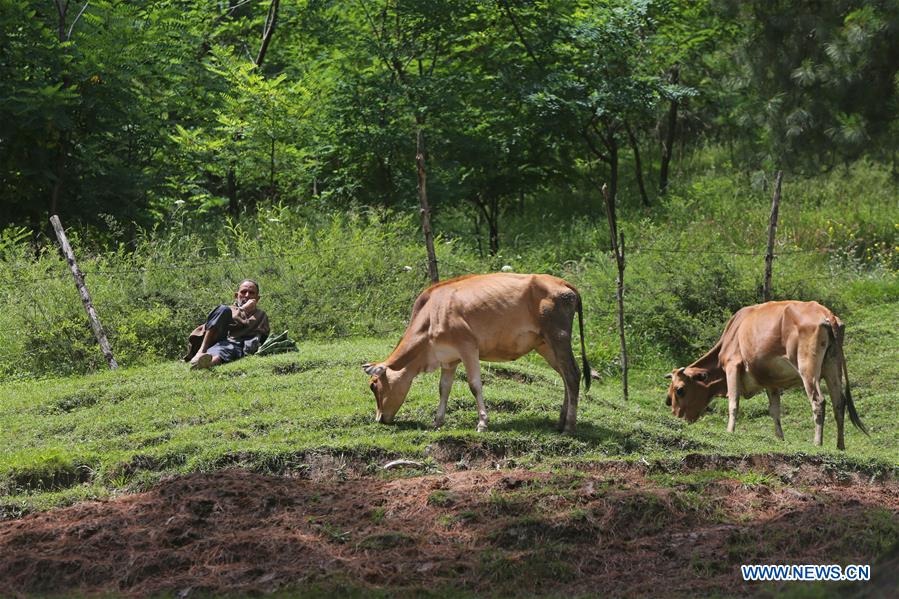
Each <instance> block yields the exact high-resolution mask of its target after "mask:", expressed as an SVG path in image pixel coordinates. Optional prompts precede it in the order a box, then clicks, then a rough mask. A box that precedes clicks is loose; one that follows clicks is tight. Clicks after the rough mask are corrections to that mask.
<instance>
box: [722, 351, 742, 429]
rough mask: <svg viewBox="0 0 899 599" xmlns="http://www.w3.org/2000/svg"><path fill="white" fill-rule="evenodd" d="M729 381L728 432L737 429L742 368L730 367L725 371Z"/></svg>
mask: <svg viewBox="0 0 899 599" xmlns="http://www.w3.org/2000/svg"><path fill="white" fill-rule="evenodd" d="M724 375H725V378H726V379H727V432H729V433H732V432H734V431H735V430H736V428H737V413H738V412H739V411H740V368H739V366H731V367H728V368H727V369H726V370H725V371H724Z"/></svg>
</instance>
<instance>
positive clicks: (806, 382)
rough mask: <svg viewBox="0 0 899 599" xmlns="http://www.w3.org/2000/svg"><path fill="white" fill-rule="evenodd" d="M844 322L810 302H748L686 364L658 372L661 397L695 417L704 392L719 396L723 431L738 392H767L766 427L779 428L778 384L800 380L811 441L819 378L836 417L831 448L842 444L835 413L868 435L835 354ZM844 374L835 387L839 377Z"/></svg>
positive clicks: (820, 414)
mask: <svg viewBox="0 0 899 599" xmlns="http://www.w3.org/2000/svg"><path fill="white" fill-rule="evenodd" d="M843 331H844V325H843V323H842V322H840V319H839V318H837V317H836V315H835V314H834V313H833V312H831V311H830V310H828V309H827V308H825V307H824V306H822V305H821V304H819V303H817V302H797V301H783V302H768V303H765V304H758V305H756V306H748V307H746V308H742V309H741V310H739V311H737V313H736V314H734V315H733V317H731V319H730V321H729V322H728V323H727V326H726V327H724V333H723V334H722V335H721V339H719V340H718V343H716V344H715V347H713V348H712V349H711V350H709V352H708V353H707V354H706V355H704V356H703V357H701V358H699V359H698V360H696V361H695V362H693V363H692V364H690V365H689V366H686V367H684V368H676V369H674V370H673V371H671V373H670V374H667V375H665V376H666V377H667V378H670V379H671V384H670V385H669V387H668V398H667V400H666V402H665V403H666V404H668V405H670V406H671V411H672V412H673V413H674V414H675V415H676V416H678V417H680V418H684V419H685V420H687V421H688V422H695V421H696V420H697V419H699V417H700V416H701V415H702V414H703V413H705V411H706V408H707V407H708V405H709V401H711V399H712V397H716V396H718V397H724V396H726V397H727V403H728V419H727V431H728V432H731V433H732V432H734V427H735V425H736V419H737V410H738V407H739V402H740V396H743V397H752V396H753V395H755V394H756V393H758V392H759V391H761V390H762V389H764V390H765V391H766V392H767V394H768V413H769V414H771V418H773V419H774V432H775V434H776V435H777V437H778V438H779V439H783V430H782V429H781V427H780V396H781V392H782V391H783V390H784V389H789V388H791V387H798V386H800V385H802V386H803V387H804V388H805V392H806V394H807V395H808V398H809V401H811V403H812V412H813V413H814V419H815V445H821V443H822V440H823V435H824V396H823V395H822V393H821V385H820V381H821V377H822V375H823V377H824V380H825V381H826V382H827V390H828V392H829V393H830V398H831V401H832V403H833V414H834V419H835V420H836V421H837V448H838V449H844V444H843V414H844V408H845V407H847V406H848V408H849V418H850V419H851V420H852V423H853V424H854V425H855V426H857V427H858V428H859V429H860V430H861V431H862V432H864V433H865V434H868V431H867V430H866V429H865V426H864V424H862V421H861V419H860V418H859V417H858V413H857V412H856V411H855V405H854V404H853V402H852V395H851V394H850V391H849V373H848V372H847V371H846V358H845V356H844V355H843ZM843 375H845V376H846V390H845V393H844V392H843V384H842V376H843Z"/></svg>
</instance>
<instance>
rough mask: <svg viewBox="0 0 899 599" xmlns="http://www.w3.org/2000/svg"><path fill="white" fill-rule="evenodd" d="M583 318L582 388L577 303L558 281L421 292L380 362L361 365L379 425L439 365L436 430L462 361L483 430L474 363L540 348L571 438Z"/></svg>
mask: <svg viewBox="0 0 899 599" xmlns="http://www.w3.org/2000/svg"><path fill="white" fill-rule="evenodd" d="M575 312H577V314H578V317H579V319H580V332H581V359H582V361H583V366H584V387H585V389H589V388H590V377H589V373H590V366H589V364H588V363H587V357H586V354H585V352H584V322H583V318H584V317H583V312H582V307H581V297H580V295H579V294H578V292H577V289H575V288H574V287H573V286H571V285H569V284H568V283H566V282H565V281H563V280H562V279H559V278H556V277H553V276H550V275H540V274H513V273H495V274H486V275H469V276H464V277H458V278H455V279H450V280H448V281H443V282H441V283H437V284H436V285H432V286H431V287H428V288H427V289H425V290H424V291H423V292H422V293H421V295H419V296H418V299H416V300H415V304H414V305H413V308H412V318H411V320H410V322H409V326H408V327H407V328H406V332H405V333H404V334H403V337H402V339H400V342H399V343H398V344H397V346H396V349H394V350H393V353H391V354H390V357H388V358H387V359H386V360H384V361H383V362H380V363H378V364H365V365H364V366H363V369H364V370H365V373H366V374H368V375H370V376H371V381H370V385H369V387H370V388H371V390H372V392H373V393H374V394H375V402H376V403H377V411H376V413H375V420H376V421H377V422H384V423H390V422H392V421H393V418H394V416H395V415H396V413H397V411H398V410H399V409H400V406H401V405H403V401H405V399H406V394H407V393H408V392H409V387H410V386H411V385H412V379H414V378H415V376H416V375H417V374H418V373H420V372H431V371H433V370H436V369H437V367H438V366H439V367H440V368H441V375H440V404H439V405H438V407H437V417H436V419H435V420H434V426H435V427H440V426H441V425H442V424H443V420H444V417H445V415H446V400H447V398H448V397H449V394H450V388H451V387H452V385H453V376H454V374H455V372H456V367H458V365H459V363H460V362H461V363H462V364H464V365H465V373H466V375H467V377H468V387H469V389H471V392H472V394H473V395H474V396H475V399H476V400H477V403H478V432H482V431H485V430H487V409H486V408H485V406H484V395H483V392H482V389H481V365H480V362H479V360H486V361H488V362H505V361H509V360H515V359H517V358H520V357H521V356H523V355H525V354H526V353H528V352H530V351H531V350H537V352H538V353H539V354H540V355H541V356H543V357H544V358H545V359H546V361H547V362H549V365H550V366H552V367H553V368H554V369H555V370H556V371H557V372H558V373H559V374H561V375H562V380H563V381H564V383H565V400H564V401H563V403H562V412H561V414H560V416H559V428H560V429H562V430H564V432H565V433H568V434H573V433H574V431H575V427H576V425H577V401H578V386H579V380H580V373H579V372H578V367H577V362H576V361H575V359H574V353H573V352H572V351H571V327H572V324H573V322H574V314H575Z"/></svg>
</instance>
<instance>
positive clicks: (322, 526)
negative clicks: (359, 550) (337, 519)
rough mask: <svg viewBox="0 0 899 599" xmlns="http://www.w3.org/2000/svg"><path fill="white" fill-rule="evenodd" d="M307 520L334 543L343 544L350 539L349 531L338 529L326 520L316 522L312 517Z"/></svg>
mask: <svg viewBox="0 0 899 599" xmlns="http://www.w3.org/2000/svg"><path fill="white" fill-rule="evenodd" d="M309 522H310V523H311V524H312V525H313V526H314V527H315V528H317V529H318V530H319V531H321V532H322V534H324V535H325V536H326V537H328V539H330V540H331V541H334V542H335V543H341V544H343V543H346V542H347V541H349V540H350V531H348V530H340V529H339V528H337V527H336V526H334V525H333V524H330V523H328V522H318V521H317V520H316V519H315V518H314V517H312V518H310V519H309Z"/></svg>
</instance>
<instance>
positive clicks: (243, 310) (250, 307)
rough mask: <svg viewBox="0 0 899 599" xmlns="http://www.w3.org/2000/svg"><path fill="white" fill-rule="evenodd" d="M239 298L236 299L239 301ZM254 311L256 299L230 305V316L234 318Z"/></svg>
mask: <svg viewBox="0 0 899 599" xmlns="http://www.w3.org/2000/svg"><path fill="white" fill-rule="evenodd" d="M239 301H240V300H238V302H239ZM255 311H256V300H254V299H250V300H247V301H245V302H244V303H243V304H242V305H239V306H231V316H233V317H234V318H246V317H248V316H250V315H252V314H253V312H255Z"/></svg>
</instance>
